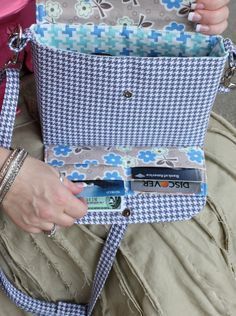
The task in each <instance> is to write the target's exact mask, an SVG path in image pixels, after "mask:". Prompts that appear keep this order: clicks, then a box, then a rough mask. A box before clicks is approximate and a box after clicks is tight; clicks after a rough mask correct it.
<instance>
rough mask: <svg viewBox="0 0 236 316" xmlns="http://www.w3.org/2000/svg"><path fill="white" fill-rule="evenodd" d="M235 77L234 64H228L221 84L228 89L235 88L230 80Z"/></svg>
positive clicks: (234, 83)
mask: <svg viewBox="0 0 236 316" xmlns="http://www.w3.org/2000/svg"><path fill="white" fill-rule="evenodd" d="M235 75H236V64H235V63H234V62H230V63H229V68H227V69H226V71H225V73H224V76H223V78H222V80H221V84H223V86H225V87H226V88H229V89H235V88H236V82H233V81H232V79H233V77H234V76H235Z"/></svg>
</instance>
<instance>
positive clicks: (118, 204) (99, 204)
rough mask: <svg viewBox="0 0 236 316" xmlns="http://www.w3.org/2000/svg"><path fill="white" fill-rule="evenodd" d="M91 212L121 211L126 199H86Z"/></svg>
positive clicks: (112, 197) (109, 197)
mask: <svg viewBox="0 0 236 316" xmlns="http://www.w3.org/2000/svg"><path fill="white" fill-rule="evenodd" d="M86 201H87V203H88V210H89V211H121V210H123V209H124V199H123V197H121V196H107V197H92V198H87V199H86Z"/></svg>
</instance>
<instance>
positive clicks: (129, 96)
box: [123, 90, 133, 99]
mask: <svg viewBox="0 0 236 316" xmlns="http://www.w3.org/2000/svg"><path fill="white" fill-rule="evenodd" d="M123 96H124V97H125V98H127V99H130V98H132V96H133V92H132V91H130V90H125V91H124V92H123Z"/></svg>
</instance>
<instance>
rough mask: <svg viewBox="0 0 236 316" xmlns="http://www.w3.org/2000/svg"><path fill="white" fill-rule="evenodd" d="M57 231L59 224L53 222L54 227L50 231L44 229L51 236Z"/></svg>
mask: <svg viewBox="0 0 236 316" xmlns="http://www.w3.org/2000/svg"><path fill="white" fill-rule="evenodd" d="M56 231H57V225H56V224H53V227H52V229H51V230H49V231H44V234H45V235H47V236H48V237H49V238H51V237H53V236H54V235H55V234H56Z"/></svg>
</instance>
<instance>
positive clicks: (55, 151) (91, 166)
mask: <svg viewBox="0 0 236 316" xmlns="http://www.w3.org/2000/svg"><path fill="white" fill-rule="evenodd" d="M45 161H46V162H47V163H48V164H50V165H52V166H54V167H56V168H58V170H60V172H61V173H63V174H64V175H65V176H66V177H67V178H68V179H69V180H72V181H82V180H123V181H124V182H127V181H131V168H132V167H164V168H190V169H198V170H200V172H201V175H202V187H201V194H202V195H205V194H206V189H207V185H206V167H205V158H204V151H203V150H202V149H201V148H200V147H183V148H157V147H120V146H118V147H77V146H71V147H70V146H46V147H45ZM126 187H127V188H128V186H126Z"/></svg>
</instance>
